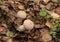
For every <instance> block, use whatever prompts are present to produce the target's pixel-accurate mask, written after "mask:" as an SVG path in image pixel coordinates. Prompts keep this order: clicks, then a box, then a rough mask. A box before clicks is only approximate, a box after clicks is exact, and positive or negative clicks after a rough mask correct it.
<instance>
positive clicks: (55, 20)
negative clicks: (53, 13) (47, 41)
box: [50, 19, 60, 38]
mask: <svg viewBox="0 0 60 42" xmlns="http://www.w3.org/2000/svg"><path fill="white" fill-rule="evenodd" d="M59 22H60V21H59V20H57V19H53V23H52V24H53V27H52V28H51V32H50V34H51V35H52V36H53V37H54V38H55V37H56V34H57V32H56V30H57V27H60V23H59Z"/></svg>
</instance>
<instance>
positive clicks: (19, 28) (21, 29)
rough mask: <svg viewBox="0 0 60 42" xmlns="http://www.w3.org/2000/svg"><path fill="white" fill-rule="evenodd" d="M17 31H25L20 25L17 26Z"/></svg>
mask: <svg viewBox="0 0 60 42" xmlns="http://www.w3.org/2000/svg"><path fill="white" fill-rule="evenodd" d="M17 30H18V31H24V30H25V28H24V26H23V25H21V26H19V27H18V28H17Z"/></svg>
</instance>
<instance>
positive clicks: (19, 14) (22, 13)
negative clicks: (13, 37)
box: [17, 11, 27, 19]
mask: <svg viewBox="0 0 60 42" xmlns="http://www.w3.org/2000/svg"><path fill="white" fill-rule="evenodd" d="M26 16H27V14H26V12H25V11H18V12H17V17H20V18H22V19H24V18H26Z"/></svg>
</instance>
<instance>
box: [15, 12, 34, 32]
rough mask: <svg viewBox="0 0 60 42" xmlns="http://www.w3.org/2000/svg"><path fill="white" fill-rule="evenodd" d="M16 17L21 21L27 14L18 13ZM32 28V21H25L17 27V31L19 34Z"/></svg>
mask: <svg viewBox="0 0 60 42" xmlns="http://www.w3.org/2000/svg"><path fill="white" fill-rule="evenodd" d="M16 16H17V17H19V18H21V19H25V18H26V17H27V13H26V12H25V11H18V12H17V15H16ZM33 27H34V23H33V21H31V20H30V19H26V20H24V22H23V25H20V26H18V27H17V30H18V31H20V32H21V31H24V30H28V31H30V30H32V29H33Z"/></svg>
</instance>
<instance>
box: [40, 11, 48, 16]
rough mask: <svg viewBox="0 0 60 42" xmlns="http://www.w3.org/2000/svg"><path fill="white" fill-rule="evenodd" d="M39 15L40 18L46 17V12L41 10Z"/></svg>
mask: <svg viewBox="0 0 60 42" xmlns="http://www.w3.org/2000/svg"><path fill="white" fill-rule="evenodd" d="M39 14H40V16H43V17H45V16H46V15H47V11H46V10H41V11H40V13H39Z"/></svg>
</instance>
